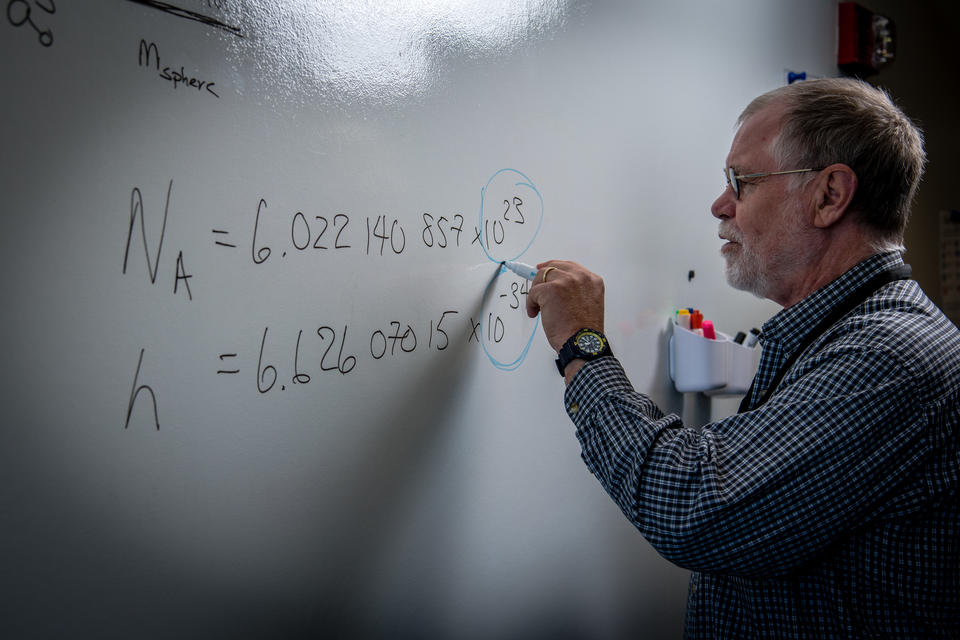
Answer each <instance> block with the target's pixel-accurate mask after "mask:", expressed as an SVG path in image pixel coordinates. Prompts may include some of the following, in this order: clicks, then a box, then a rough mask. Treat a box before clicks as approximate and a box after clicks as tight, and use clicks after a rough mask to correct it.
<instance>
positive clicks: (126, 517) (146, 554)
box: [0, 0, 836, 638]
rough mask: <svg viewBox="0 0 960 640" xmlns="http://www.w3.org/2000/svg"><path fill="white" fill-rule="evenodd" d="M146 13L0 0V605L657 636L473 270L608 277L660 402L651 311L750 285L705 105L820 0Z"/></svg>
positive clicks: (763, 311)
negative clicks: (725, 267) (716, 203)
mask: <svg viewBox="0 0 960 640" xmlns="http://www.w3.org/2000/svg"><path fill="white" fill-rule="evenodd" d="M151 4H153V5H155V6H149V5H151ZM157 4H158V3H145V4H138V3H134V2H129V1H122V0H114V1H112V2H107V1H106V0H99V1H89V2H88V1H84V2H79V1H72V2H71V1H67V0H58V1H57V2H56V3H55V4H54V2H52V1H51V0H30V1H29V2H28V1H26V0H14V1H13V2H10V3H8V7H7V16H6V19H5V21H3V22H2V23H0V30H2V37H0V54H2V55H0V59H2V60H3V62H2V63H0V64H2V65H3V77H4V79H5V87H4V100H3V103H2V106H0V110H2V116H3V117H2V119H0V122H2V125H0V126H2V131H3V138H2V139H3V154H2V165H0V167H2V171H0V176H2V178H0V179H2V192H3V194H4V198H3V203H4V204H3V209H4V212H3V214H4V215H3V220H4V222H3V226H4V228H3V233H2V234H0V242H2V252H0V256H2V258H0V259H2V266H3V271H4V273H5V277H4V279H3V285H2V287H3V289H2V294H3V301H4V304H3V310H2V318H3V329H4V332H5V335H6V341H5V343H6V346H5V357H4V363H3V374H2V376H3V379H2V380H3V384H2V389H3V391H2V397H0V407H2V408H0V412H2V414H0V415H2V424H3V429H2V437H3V441H2V443H0V451H2V453H0V492H2V493H0V495H2V505H3V509H2V511H0V514H2V515H0V531H2V533H0V542H2V544H0V549H2V551H0V554H2V556H0V557H2V558H3V566H4V571H3V577H2V578H0V586H2V593H3V599H4V603H5V604H4V609H5V611H4V613H3V615H0V634H2V635H3V636H4V637H12V638H21V637H31V638H38V637H64V636H65V635H68V636H72V637H119V636H125V635H133V636H135V637H141V638H145V637H227V636H229V637H245V636H249V637H292V636H297V635H304V636H308V637H325V635H333V634H335V633H340V634H342V635H343V636H345V637H373V636H377V637H383V636H386V637H430V638H435V637H447V638H473V637H476V638H491V637H503V638H507V637H524V638H538V637H544V638H546V637H550V638H555V637H583V638H615V637H678V636H679V634H680V629H681V628H682V617H683V608H684V600H685V591H686V583H687V572H686V571H685V570H683V569H680V568H677V567H674V566H672V565H670V564H669V563H667V562H666V561H665V560H663V559H662V558H660V557H659V556H658V555H657V554H656V552H655V551H654V550H653V549H652V548H651V547H650V546H649V545H648V544H647V543H646V542H645V541H644V540H643V539H642V537H641V536H640V535H639V534H638V533H637V532H636V531H635V530H633V529H632V527H631V526H630V525H629V524H628V523H627V522H626V520H625V519H624V518H623V516H622V515H621V514H620V513H619V512H618V511H617V509H616V507H615V506H614V505H613V503H612V502H611V501H610V500H609V499H608V498H607V497H606V496H605V494H604V492H603V490H602V488H601V487H600V486H599V484H598V483H597V482H596V481H595V480H594V479H593V478H592V476H590V474H589V473H588V472H587V471H586V469H585V467H584V466H583V464H582V463H581V461H580V459H579V446H578V444H577V441H576V438H575V435H574V430H573V427H572V425H571V423H570V422H569V420H568V419H567V418H566V415H565V413H564V411H563V407H562V403H561V399H562V392H563V387H562V383H561V381H560V379H559V377H558V376H557V374H556V369H555V367H554V365H553V357H554V354H553V353H552V352H551V351H550V349H549V347H548V345H547V344H546V341H545V340H544V339H543V335H542V331H540V329H539V327H538V324H537V321H536V320H531V319H528V318H526V316H525V314H524V313H523V309H522V301H523V282H522V280H520V279H519V278H517V277H515V276H513V275H512V274H501V273H499V268H498V265H497V262H498V261H499V260H501V259H514V258H518V259H521V260H523V261H526V262H530V263H535V262H538V261H540V260H545V259H549V258H564V259H573V260H576V261H578V262H581V263H582V264H584V265H586V266H588V267H589V268H591V269H592V270H594V271H596V272H598V273H600V274H601V275H603V276H604V278H605V280H606V286H607V311H606V323H607V327H606V329H607V333H608V335H609V337H610V339H611V342H612V345H613V348H614V351H615V352H616V353H617V355H618V356H619V357H620V358H621V360H622V361H623V362H624V364H625V366H626V367H627V370H628V373H629V374H630V376H631V379H632V380H633V382H634V384H635V386H636V387H637V388H638V389H639V390H641V391H643V392H645V393H648V394H650V395H651V396H652V397H653V398H654V399H655V400H656V401H658V402H659V403H660V404H661V406H663V407H664V409H665V410H668V411H677V412H683V410H684V407H685V404H684V398H683V397H682V396H681V395H680V394H677V393H676V392H674V391H672V389H671V386H670V383H669V380H668V377H667V365H666V338H667V333H666V327H667V318H668V317H669V314H670V313H671V312H672V310H673V309H674V308H676V307H678V306H696V307H698V308H700V309H703V310H704V311H705V313H706V314H707V316H708V317H711V318H712V319H714V321H715V323H716V325H717V327H718V328H720V329H722V330H724V331H726V332H728V333H736V331H738V330H741V329H746V328H749V327H751V326H757V325H759V324H760V323H761V322H762V321H763V320H764V319H766V318H767V317H768V316H769V315H771V314H772V313H773V312H775V311H776V308H775V307H773V306H772V305H771V304H770V303H765V302H762V301H759V300H756V299H754V298H752V297H750V296H749V295H747V294H743V293H740V292H735V291H732V290H731V289H730V288H729V287H727V286H726V284H725V283H724V280H723V275H722V262H721V259H720V257H719V253H718V249H719V241H718V239H717V237H716V221H715V220H713V219H712V218H711V216H710V213H709V205H710V203H711V202H712V200H713V199H714V198H715V197H716V196H717V194H718V193H719V191H720V189H721V187H722V186H723V183H722V181H721V180H722V178H721V177H720V175H721V174H720V169H721V167H722V165H723V159H724V157H725V155H726V152H727V149H728V147H729V143H730V140H731V137H732V124H733V122H734V120H735V119H736V116H737V115H738V113H739V112H740V110H741V109H742V108H743V106H745V105H746V103H747V102H748V101H749V99H750V98H752V97H753V96H754V95H756V94H758V93H761V92H763V91H766V90H768V89H771V88H774V87H776V86H779V85H780V84H783V83H784V82H785V78H786V70H788V69H790V70H798V71H800V70H803V71H807V72H808V73H810V74H811V75H827V74H829V73H831V72H832V71H833V69H834V66H833V65H834V55H835V54H834V52H835V44H834V33H835V21H836V4H835V3H834V2H833V1H832V0H818V1H817V2H787V1H785V0H784V1H779V2H767V1H764V0H732V1H731V2H727V3H725V5H724V7H723V8H722V10H721V9H720V8H718V7H715V6H714V4H713V3H708V2H703V1H694V0H687V1H685V2H671V3H652V2H604V3H599V2H598V3H589V2H573V1H570V2H563V1H561V0H553V1H549V0H542V1H539V2H528V3H523V4H522V5H521V4H520V3H511V2H483V3H481V2H453V1H451V2H446V3H444V2H438V3H429V4H424V5H423V6H414V5H412V4H409V5H408V4H406V3H397V4H394V5H389V6H380V4H381V3H373V4H366V3H330V4H332V5H337V6H319V7H316V6H314V3H309V2H299V3H267V2H259V1H252V0H251V1H248V2H239V1H236V0H181V2H179V3H174V4H178V6H179V7H181V8H182V9H184V11H181V12H179V13H177V12H170V11H164V10H161V9H159V8H157V6H156V5H157ZM275 4H278V5H283V6H275ZM318 4H321V3H318ZM50 9H54V10H53V11H52V12H51V11H50ZM194 14H197V15H194ZM201 16H202V17H205V18H206V20H201V19H200V17H201ZM141 42H142V43H143V44H142V45H141ZM150 45H154V47H153V48H151V46H150ZM164 219H165V220H166V222H165V226H164ZM144 238H145V239H146V242H144ZM690 272H694V276H693V277H692V278H691V277H690ZM514 307H519V308H514ZM717 402H722V401H715V405H716V403H717ZM726 402H727V404H726V405H719V408H718V407H717V406H715V411H722V410H723V409H727V410H730V409H729V408H728V407H727V405H729V403H730V401H726ZM689 405H690V401H689V399H688V400H687V406H688V407H689ZM734 406H735V405H734Z"/></svg>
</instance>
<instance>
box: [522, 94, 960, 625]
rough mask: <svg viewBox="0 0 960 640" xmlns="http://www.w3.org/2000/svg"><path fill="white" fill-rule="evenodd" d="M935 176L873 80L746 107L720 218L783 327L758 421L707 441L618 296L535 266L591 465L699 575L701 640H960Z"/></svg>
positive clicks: (769, 358) (540, 308) (541, 303)
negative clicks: (633, 362) (646, 384)
mask: <svg viewBox="0 0 960 640" xmlns="http://www.w3.org/2000/svg"><path fill="white" fill-rule="evenodd" d="M924 163H925V155H924V152H923V146H922V139H921V136H920V133H919V132H918V131H917V129H916V128H915V127H914V126H913V125H912V124H911V123H910V121H909V120H908V119H907V117H906V116H905V115H904V114H903V113H902V112H901V111H900V110H899V109H897V107H895V106H894V105H893V103H892V102H891V101H890V100H889V98H888V97H887V96H886V95H885V94H884V93H882V92H880V91H878V90H876V89H874V88H872V87H870V86H869V85H867V84H865V83H862V82H859V81H854V80H847V79H827V80H815V81H809V82H803V83H795V84H793V85H790V86H788V87H782V88H780V89H777V90H775V91H772V92H770V93H768V94H765V95H763V96H760V97H759V98H757V99H756V100H754V101H753V103H751V104H750V106H748V107H747V109H746V110H745V111H744V113H743V115H742V116H741V118H740V127H739V129H738V130H737V133H736V135H735V137H734V141H733V144H732V146H731V149H730V153H729V155H728V156H727V167H728V169H727V172H726V173H727V181H728V186H727V188H726V189H725V190H724V192H723V193H722V194H721V195H720V197H719V198H717V200H716V201H715V202H714V203H713V206H712V209H711V211H712V213H713V215H714V216H715V217H716V218H717V219H718V220H719V221H720V227H719V235H720V238H722V239H723V240H725V244H723V246H722V248H721V253H722V255H723V257H724V259H725V261H726V273H727V278H728V281H729V282H730V284H731V285H732V286H734V287H736V288H739V289H743V290H746V291H750V292H752V293H754V294H756V295H758V296H762V297H766V298H769V299H771V300H773V301H775V302H777V303H779V304H781V305H783V307H785V308H784V309H783V310H782V311H780V312H779V313H777V314H776V315H775V316H774V317H773V318H771V319H770V320H769V321H767V322H766V323H765V324H764V325H763V331H762V334H761V340H762V344H763V352H762V357H761V362H760V367H759V369H758V371H757V374H756V377H755V378H754V384H753V387H752V388H751V390H750V392H749V393H748V395H747V397H746V398H745V399H744V402H743V404H742V405H741V411H740V413H738V414H737V415H734V416H730V417H729V418H726V419H723V420H720V421H718V422H715V423H712V424H708V425H705V426H703V427H702V428H701V429H693V428H689V427H686V426H685V425H684V424H682V422H681V420H680V418H679V417H678V416H676V415H665V414H664V413H663V412H661V410H660V409H658V408H657V406H656V405H655V404H654V403H653V402H652V401H651V400H650V399H649V398H647V397H646V396H644V395H643V394H641V393H639V392H637V391H635V390H634V389H633V387H632V386H631V385H630V382H629V381H628V380H627V378H626V375H625V374H624V372H623V369H622V368H621V366H620V364H619V363H618V361H617V360H616V359H615V358H613V357H612V356H610V355H608V353H609V349H608V348H607V346H606V344H605V342H604V340H603V337H602V331H603V281H602V280H601V279H600V278H599V277H598V276H596V275H594V274H592V273H590V272H589V271H587V270H586V269H584V268H583V267H581V266H580V265H577V264H575V263H572V262H563V261H550V262H545V263H543V264H541V265H538V269H539V271H538V274H537V278H536V280H535V283H534V285H533V286H532V287H531V288H530V293H529V295H528V299H527V312H528V313H529V314H530V315H531V316H535V315H536V314H537V313H540V314H541V318H542V322H543V328H544V332H545V333H546V336H547V339H548V340H549V342H550V344H551V346H553V347H554V348H555V349H557V350H558V351H559V352H560V358H559V359H558V365H559V366H560V367H561V369H562V373H563V375H564V377H565V378H566V381H567V385H568V386H567V390H566V394H565V398H564V400H565V406H566V408H567V412H568V414H569V415H570V417H571V418H572V420H573V421H574V423H575V424H576V426H577V437H578V438H579V440H580V443H581V446H582V449H583V454H582V455H583V459H584V461H585V462H586V464H587V466H588V467H589V468H590V470H591V471H592V472H593V473H594V474H595V475H596V476H597V478H598V479H599V480H600V482H601V483H602V484H603V486H604V488H605V489H606V490H607V492H608V493H609V494H610V496H611V497H612V498H613V499H614V500H615V501H616V502H617V504H618V505H619V506H620V508H621V509H622V510H623V512H624V514H625V515H626V516H627V517H628V518H629V519H630V520H631V522H633V523H634V525H635V526H636V527H637V528H638V529H639V530H640V531H641V532H642V533H643V535H644V536H645V537H646V538H647V539H648V540H649V541H650V543H651V544H652V545H653V546H654V547H655V548H656V549H657V550H658V551H659V552H660V553H661V554H662V555H663V556H664V557H666V558H667V559H669V560H671V561H672V562H674V563H676V564H678V565H680V566H683V567H687V568H689V569H691V570H692V571H693V575H692V577H691V583H690V588H689V594H688V600H687V620H686V633H687V636H688V637H691V638H737V639H743V638H948V637H950V638H957V637H960V433H958V430H960V332H958V331H957V328H956V327H955V326H954V325H953V324H952V323H950V322H949V321H948V320H947V319H946V318H945V317H944V316H943V314H942V313H941V312H940V311H939V309H937V308H936V307H935V306H934V305H933V304H932V303H931V302H930V300H929V299H928V298H927V297H926V295H924V293H923V291H922V290H921V289H920V288H919V286H918V285H917V284H916V283H915V282H913V281H911V280H909V279H908V278H907V273H906V272H905V270H904V267H903V262H902V259H901V256H900V252H901V251H902V239H903V231H904V228H905V226H906V221H907V216H908V213H909V209H910V206H911V202H912V200H913V196H914V193H915V191H916V188H917V184H918V183H919V180H920V176H921V174H922V172H923V166H924ZM585 328H586V329H591V330H592V331H590V332H581V329H585ZM578 333H581V334H583V335H581V336H580V343H579V345H577V344H575V343H572V342H570V341H568V339H570V340H573V338H574V337H575V335H576V334H578ZM597 334H599V335H597Z"/></svg>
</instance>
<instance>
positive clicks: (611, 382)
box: [563, 356, 634, 429]
mask: <svg viewBox="0 0 960 640" xmlns="http://www.w3.org/2000/svg"><path fill="white" fill-rule="evenodd" d="M633 390H634V389H633V385H632V384H630V380H629V379H628V378H627V374H626V372H625V371H624V370H623V366H622V365H621V364H620V361H619V360H617V359H616V358H615V357H614V356H604V357H602V358H597V359H596V360H590V361H588V362H587V363H585V364H584V365H583V366H582V367H580V370H579V371H577V373H576V375H575V376H573V379H572V380H570V384H569V385H567V390H566V392H565V393H564V394H563V403H564V406H565V408H566V410H567V415H568V416H570V419H571V420H573V423H574V424H575V425H577V429H582V428H583V427H585V426H586V425H587V421H588V418H589V416H590V415H591V413H593V410H594V409H595V408H596V405H597V404H598V403H600V402H601V401H603V400H604V398H605V397H606V396H608V395H609V394H612V393H623V392H632V391H633Z"/></svg>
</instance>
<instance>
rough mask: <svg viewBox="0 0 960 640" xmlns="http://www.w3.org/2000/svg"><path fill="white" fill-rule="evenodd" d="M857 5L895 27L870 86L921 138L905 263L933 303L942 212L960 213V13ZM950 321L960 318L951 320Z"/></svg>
mask: <svg viewBox="0 0 960 640" xmlns="http://www.w3.org/2000/svg"><path fill="white" fill-rule="evenodd" d="M862 5H863V6H864V7H866V8H868V9H870V10H871V11H873V12H875V13H878V14H880V15H883V16H887V17H888V18H891V19H892V20H893V21H894V23H895V24H896V27H897V36H896V57H895V59H894V60H893V62H892V63H890V64H889V65H888V66H886V67H883V68H882V69H881V71H880V73H878V74H876V75H874V76H870V77H868V78H867V79H868V80H869V81H870V82H871V83H872V84H874V85H876V86H880V87H883V88H884V89H886V90H887V91H889V92H890V94H891V95H892V96H893V98H894V99H895V100H896V101H897V103H898V104H899V105H900V106H901V107H902V108H903V109H904V111H906V112H907V114H908V115H909V116H910V117H911V118H912V119H913V120H914V121H915V122H916V123H917V124H919V125H920V127H921V128H922V129H923V131H924V137H925V142H926V145H925V146H926V149H927V159H928V165H927V171H926V174H925V176H924V179H923V182H922V183H921V185H920V190H919V192H918V194H917V199H916V201H915V203H914V207H913V213H912V215H911V219H910V225H909V226H908V228H907V236H906V246H907V254H906V256H905V257H906V260H907V261H908V262H909V263H910V264H911V265H912V266H913V268H914V273H915V277H916V279H917V281H918V282H920V284H921V285H922V286H923V288H924V290H925V291H926V292H927V293H928V294H929V295H930V297H931V298H933V300H934V302H936V303H937V304H941V305H942V304H943V299H942V293H941V290H940V218H939V215H940V211H943V210H950V209H960V185H958V183H957V180H956V176H957V174H958V172H960V162H958V154H957V149H960V127H958V126H957V118H956V112H957V109H956V105H957V100H958V99H960V76H958V74H957V72H956V68H955V63H954V58H955V55H954V51H953V49H954V46H953V40H954V33H955V31H956V27H957V25H958V24H960V8H958V7H957V5H956V3H952V2H945V1H933V2H922V3H920V2H906V1H904V0H870V1H869V2H863V3H862ZM953 321H954V322H957V321H960V318H953Z"/></svg>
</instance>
